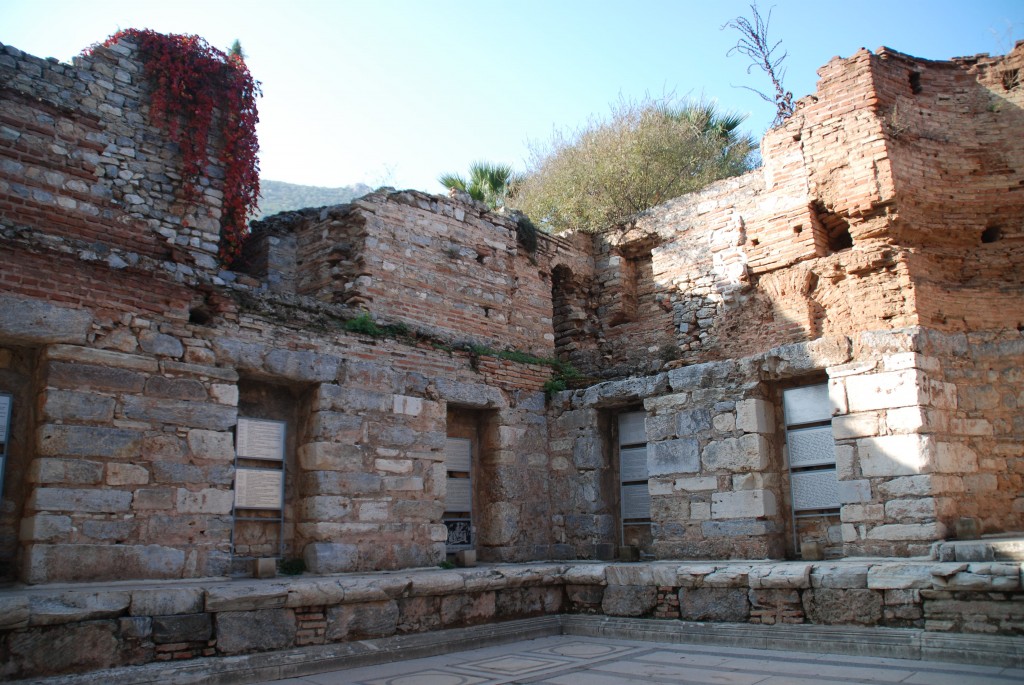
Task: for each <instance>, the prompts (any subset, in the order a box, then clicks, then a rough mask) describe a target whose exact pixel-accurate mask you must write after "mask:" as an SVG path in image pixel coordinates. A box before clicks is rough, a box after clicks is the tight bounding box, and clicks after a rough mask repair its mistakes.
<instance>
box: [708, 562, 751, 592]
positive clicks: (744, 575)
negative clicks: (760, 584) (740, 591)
mask: <svg viewBox="0 0 1024 685" xmlns="http://www.w3.org/2000/svg"><path fill="white" fill-rule="evenodd" d="M752 569H753V566H751V565H749V564H729V565H727V566H723V567H721V568H718V569H716V570H715V571H714V572H712V573H709V574H708V575H706V576H704V585H706V586H707V587H742V588H747V587H749V579H750V572H751V570H752Z"/></svg>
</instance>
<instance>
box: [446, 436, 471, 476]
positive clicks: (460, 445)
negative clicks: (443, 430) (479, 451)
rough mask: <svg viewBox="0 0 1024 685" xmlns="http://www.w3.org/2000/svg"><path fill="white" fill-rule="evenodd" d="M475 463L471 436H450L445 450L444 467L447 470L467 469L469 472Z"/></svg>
mask: <svg viewBox="0 0 1024 685" xmlns="http://www.w3.org/2000/svg"><path fill="white" fill-rule="evenodd" d="M472 463H473V453H472V449H471V447H470V441H469V438H448V442H447V443H445V450H444V468H445V470H446V471H465V472H466V473H469V470H470V464H472Z"/></svg>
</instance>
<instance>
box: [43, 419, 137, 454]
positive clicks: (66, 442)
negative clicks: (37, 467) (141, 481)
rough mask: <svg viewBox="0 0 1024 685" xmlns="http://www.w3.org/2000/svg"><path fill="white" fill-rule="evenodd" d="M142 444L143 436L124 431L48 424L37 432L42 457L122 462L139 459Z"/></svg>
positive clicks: (121, 429) (134, 432)
mask: <svg viewBox="0 0 1024 685" xmlns="http://www.w3.org/2000/svg"><path fill="white" fill-rule="evenodd" d="M142 442H143V436H142V433H140V432H139V431H133V430H127V429H124V428H102V427H97V426H70V425H63V426H55V425H51V424H47V425H44V426H42V427H41V428H40V429H39V454H40V455H41V456H69V457H109V458H112V459H125V458H130V457H134V456H138V455H139V454H140V452H141V450H142Z"/></svg>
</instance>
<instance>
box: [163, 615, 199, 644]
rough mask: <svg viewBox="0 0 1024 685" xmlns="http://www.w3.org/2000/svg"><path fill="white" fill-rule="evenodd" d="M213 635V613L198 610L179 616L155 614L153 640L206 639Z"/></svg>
mask: <svg viewBox="0 0 1024 685" xmlns="http://www.w3.org/2000/svg"><path fill="white" fill-rule="evenodd" d="M211 637H213V614H207V613H201V612H196V613H192V614H180V615H177V616H160V615H154V616H153V642H155V643H156V644H158V645H159V644H173V643H177V642H195V641H199V640H202V641H206V640H209V639H210V638H211Z"/></svg>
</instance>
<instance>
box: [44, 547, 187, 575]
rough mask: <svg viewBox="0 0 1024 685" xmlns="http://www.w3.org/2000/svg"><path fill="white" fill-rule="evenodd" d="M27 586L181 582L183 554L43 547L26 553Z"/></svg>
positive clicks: (155, 550)
mask: <svg viewBox="0 0 1024 685" xmlns="http://www.w3.org/2000/svg"><path fill="white" fill-rule="evenodd" d="M25 556H26V566H27V569H28V572H27V574H26V575H27V577H26V580H27V581H28V582H29V583H48V582H49V583H52V582H61V581H69V582H70V581H76V580H88V581H96V580H123V579H124V578H181V576H182V572H183V571H184V567H185V553H184V552H183V551H181V550H180V549H173V548H170V547H162V546H160V545H111V544H102V545H87V544H80V543H79V544H73V545H63V544H61V545H44V544H36V545H32V547H31V548H29V550H28V551H27V552H26V555H25Z"/></svg>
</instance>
